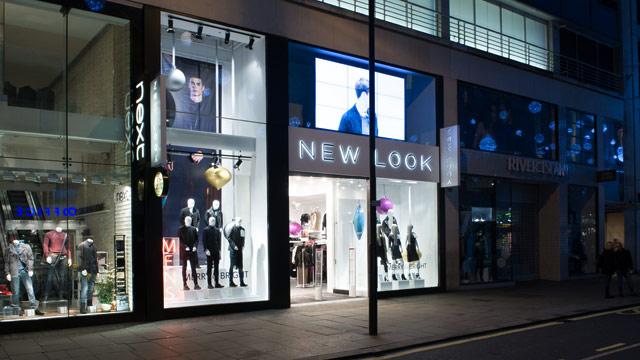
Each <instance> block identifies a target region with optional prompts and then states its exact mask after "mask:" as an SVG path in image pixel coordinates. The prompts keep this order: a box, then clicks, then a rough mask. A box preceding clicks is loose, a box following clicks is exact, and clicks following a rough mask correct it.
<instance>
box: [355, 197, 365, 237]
mask: <svg viewBox="0 0 640 360" xmlns="http://www.w3.org/2000/svg"><path fill="white" fill-rule="evenodd" d="M353 230H354V231H355V232H356V237H357V238H358V240H360V239H361V238H362V234H363V233H364V210H362V206H360V204H358V205H357V206H356V210H355V212H354V213H353Z"/></svg>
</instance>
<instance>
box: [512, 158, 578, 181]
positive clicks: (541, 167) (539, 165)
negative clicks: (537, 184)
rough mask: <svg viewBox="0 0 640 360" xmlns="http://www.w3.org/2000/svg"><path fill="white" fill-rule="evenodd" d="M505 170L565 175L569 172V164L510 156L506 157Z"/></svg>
mask: <svg viewBox="0 0 640 360" xmlns="http://www.w3.org/2000/svg"><path fill="white" fill-rule="evenodd" d="M507 170H509V171H511V172H519V173H529V174H540V175H550V176H558V177H563V176H566V175H567V172H569V166H568V165H566V164H561V163H559V162H556V161H546V160H538V159H527V158H521V157H515V156H510V157H509V158H508V159H507Z"/></svg>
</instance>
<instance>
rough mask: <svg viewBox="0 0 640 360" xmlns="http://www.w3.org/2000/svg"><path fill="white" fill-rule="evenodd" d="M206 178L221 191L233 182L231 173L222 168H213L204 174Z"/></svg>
mask: <svg viewBox="0 0 640 360" xmlns="http://www.w3.org/2000/svg"><path fill="white" fill-rule="evenodd" d="M204 177H205V179H207V182H208V183H209V184H211V186H213V187H215V188H216V189H218V190H220V189H222V187H223V186H225V185H226V184H227V183H228V182H229V181H230V180H231V172H230V171H229V170H228V169H227V168H225V167H222V166H218V167H213V166H212V167H210V168H208V169H207V171H205V172H204Z"/></svg>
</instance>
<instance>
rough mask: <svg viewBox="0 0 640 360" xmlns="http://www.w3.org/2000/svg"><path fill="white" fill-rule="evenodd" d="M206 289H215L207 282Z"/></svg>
mask: <svg viewBox="0 0 640 360" xmlns="http://www.w3.org/2000/svg"><path fill="white" fill-rule="evenodd" d="M207 289H209V290H211V289H215V288H214V287H213V285H211V284H209V285H207Z"/></svg>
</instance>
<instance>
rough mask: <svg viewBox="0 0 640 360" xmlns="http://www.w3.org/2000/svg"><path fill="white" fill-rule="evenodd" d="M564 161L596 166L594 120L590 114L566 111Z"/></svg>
mask: <svg viewBox="0 0 640 360" xmlns="http://www.w3.org/2000/svg"><path fill="white" fill-rule="evenodd" d="M566 119H567V146H566V149H565V151H566V159H567V161H569V162H572V163H576V164H584V165H594V166H595V165H596V120H595V116H593V115H592V114H587V113H583V112H580V111H576V110H567V112H566Z"/></svg>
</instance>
